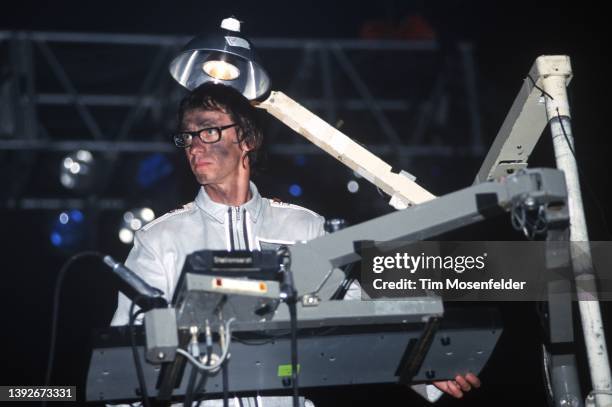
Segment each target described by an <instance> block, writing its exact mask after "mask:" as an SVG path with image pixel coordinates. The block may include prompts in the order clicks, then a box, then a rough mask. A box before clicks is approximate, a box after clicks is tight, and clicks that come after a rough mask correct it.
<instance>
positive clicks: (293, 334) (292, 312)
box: [287, 296, 300, 407]
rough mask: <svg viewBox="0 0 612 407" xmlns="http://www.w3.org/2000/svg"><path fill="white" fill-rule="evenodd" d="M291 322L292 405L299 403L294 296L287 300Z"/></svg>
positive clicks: (295, 405)
mask: <svg viewBox="0 0 612 407" xmlns="http://www.w3.org/2000/svg"><path fill="white" fill-rule="evenodd" d="M287 306H289V320H290V323H291V382H292V384H293V407H299V405H300V393H299V385H298V353H297V352H298V350H297V305H296V298H295V296H294V297H293V298H292V299H291V300H290V301H288V302H287Z"/></svg>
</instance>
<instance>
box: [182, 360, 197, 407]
mask: <svg viewBox="0 0 612 407" xmlns="http://www.w3.org/2000/svg"><path fill="white" fill-rule="evenodd" d="M196 377H198V368H196V367H195V366H191V372H190V374H189V382H188V383H187V389H186V390H185V400H184V401H183V406H185V407H189V406H191V403H192V402H193V396H194V390H195V381H196Z"/></svg>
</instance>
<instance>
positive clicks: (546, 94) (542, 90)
mask: <svg viewBox="0 0 612 407" xmlns="http://www.w3.org/2000/svg"><path fill="white" fill-rule="evenodd" d="M527 77H528V78H529V80H530V81H531V83H532V84H533V87H534V88H536V89H537V90H539V91H540V92H542V94H543V95H545V96H548V97H549V98H550V100H555V98H554V97H552V95H551V94H550V93H548V92H546V91H545V90H544V89H542V88H541V87H539V86H538V85H536V81H534V80H533V78H532V77H531V75H529V74H527Z"/></svg>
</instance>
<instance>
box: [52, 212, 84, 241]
mask: <svg viewBox="0 0 612 407" xmlns="http://www.w3.org/2000/svg"><path fill="white" fill-rule="evenodd" d="M85 232H86V228H85V216H84V215H83V212H81V211H80V210H78V209H72V210H69V211H64V212H62V213H60V214H59V215H58V216H57V218H56V219H55V221H54V223H53V226H52V228H51V233H50V235H49V240H50V241H51V244H52V245H53V246H55V247H58V248H62V249H68V250H71V249H76V248H78V247H79V246H80V245H81V243H83V241H84V240H85V234H86V233H85Z"/></svg>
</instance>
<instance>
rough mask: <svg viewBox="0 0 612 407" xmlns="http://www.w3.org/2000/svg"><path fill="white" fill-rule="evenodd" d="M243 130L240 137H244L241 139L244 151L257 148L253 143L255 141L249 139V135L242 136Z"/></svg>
mask: <svg viewBox="0 0 612 407" xmlns="http://www.w3.org/2000/svg"><path fill="white" fill-rule="evenodd" d="M242 136H243V134H242V130H241V134H240V138H242V140H240V148H241V149H242V151H245V152H247V153H248V152H249V151H252V150H254V149H255V146H254V145H253V142H252V141H250V140H249V138H248V137H242Z"/></svg>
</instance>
